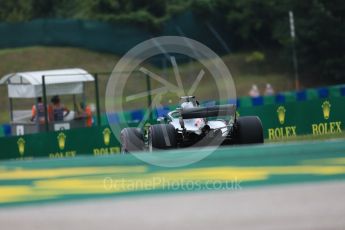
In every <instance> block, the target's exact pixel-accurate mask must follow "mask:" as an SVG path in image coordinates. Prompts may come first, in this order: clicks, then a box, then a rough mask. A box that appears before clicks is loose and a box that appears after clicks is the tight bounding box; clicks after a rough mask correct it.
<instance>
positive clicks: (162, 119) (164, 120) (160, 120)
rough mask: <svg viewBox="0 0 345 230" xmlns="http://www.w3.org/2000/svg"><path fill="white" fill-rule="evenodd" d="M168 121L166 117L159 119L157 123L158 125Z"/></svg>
mask: <svg viewBox="0 0 345 230" xmlns="http://www.w3.org/2000/svg"><path fill="white" fill-rule="evenodd" d="M166 121H167V118H166V117H158V118H157V122H158V123H165V122H166Z"/></svg>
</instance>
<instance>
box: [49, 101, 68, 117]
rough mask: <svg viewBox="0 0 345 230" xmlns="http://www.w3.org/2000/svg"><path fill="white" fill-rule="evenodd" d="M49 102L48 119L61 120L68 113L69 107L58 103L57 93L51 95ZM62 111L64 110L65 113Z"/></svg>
mask: <svg viewBox="0 0 345 230" xmlns="http://www.w3.org/2000/svg"><path fill="white" fill-rule="evenodd" d="M51 103H52V104H51V105H49V107H48V114H49V120H50V121H63V119H64V117H66V116H67V115H68V114H69V112H70V111H69V109H68V108H67V107H65V106H64V105H63V104H61V103H60V97H59V96H57V95H56V96H54V97H52V99H51ZM64 112H66V114H65V115H64Z"/></svg>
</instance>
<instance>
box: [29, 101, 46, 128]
mask: <svg viewBox="0 0 345 230" xmlns="http://www.w3.org/2000/svg"><path fill="white" fill-rule="evenodd" d="M44 112H45V111H44V105H43V103H42V97H38V98H37V104H36V105H33V106H32V108H31V119H30V121H34V120H35V121H38V122H39V123H40V124H44V123H45V118H44Z"/></svg>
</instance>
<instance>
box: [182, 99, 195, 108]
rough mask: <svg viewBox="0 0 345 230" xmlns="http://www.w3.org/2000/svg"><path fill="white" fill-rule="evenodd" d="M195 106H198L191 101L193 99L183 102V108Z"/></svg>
mask: <svg viewBox="0 0 345 230" xmlns="http://www.w3.org/2000/svg"><path fill="white" fill-rule="evenodd" d="M194 107H196V106H195V105H194V104H193V102H191V101H189V102H183V103H182V104H181V108H182V109H189V108H194Z"/></svg>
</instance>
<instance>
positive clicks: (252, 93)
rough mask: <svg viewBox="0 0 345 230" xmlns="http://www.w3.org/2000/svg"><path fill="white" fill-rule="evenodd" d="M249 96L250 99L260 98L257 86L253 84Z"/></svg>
mask: <svg viewBox="0 0 345 230" xmlns="http://www.w3.org/2000/svg"><path fill="white" fill-rule="evenodd" d="M249 96H251V97H259V96H260V91H259V89H258V86H257V85H255V84H253V85H252V88H251V89H250V90H249Z"/></svg>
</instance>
